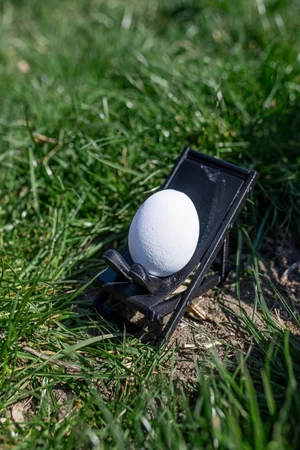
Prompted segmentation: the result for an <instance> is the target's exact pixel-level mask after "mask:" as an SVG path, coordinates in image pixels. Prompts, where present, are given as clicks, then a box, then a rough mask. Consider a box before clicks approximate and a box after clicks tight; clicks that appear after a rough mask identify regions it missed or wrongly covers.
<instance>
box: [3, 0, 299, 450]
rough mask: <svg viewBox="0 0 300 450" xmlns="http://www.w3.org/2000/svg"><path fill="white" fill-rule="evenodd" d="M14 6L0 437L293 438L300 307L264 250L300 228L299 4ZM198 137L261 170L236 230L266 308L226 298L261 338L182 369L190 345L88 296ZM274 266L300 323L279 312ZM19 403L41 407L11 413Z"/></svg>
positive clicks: (169, 441)
mask: <svg viewBox="0 0 300 450" xmlns="http://www.w3.org/2000/svg"><path fill="white" fill-rule="evenodd" d="M0 10H1V22H0V41H1V45H0V75H1V77H0V100H1V114H0V145H1V153H0V162H1V169H2V170H1V173H0V214H1V222H0V226H1V229H0V245H1V285H0V298H1V302H0V339H1V341H0V344H1V347H0V365H1V374H0V411H1V417H2V418H1V422H0V431H1V433H0V448H1V449H8V448H16V449H33V448H39V449H60V448H61V449H64V450H67V449H87V448H91V449H104V448H117V449H122V448H126V449H127V448H145V449H152V448H153V449H157V448H170V449H172V450H175V449H177V448H178V449H185V448H187V449H188V448H208V449H210V448H211V449H252V448H254V449H269V450H275V449H278V450H279V449H280V450H281V449H290V448H296V447H297V443H298V440H299V433H300V430H299V425H298V417H299V414H300V396H299V392H298V388H299V371H300V359H299V354H300V353H299V345H300V344H299V337H298V336H297V333H298V332H299V318H298V317H297V315H296V314H294V313H293V311H291V307H290V299H289V298H284V297H282V295H281V293H280V292H279V291H278V290H277V288H276V287H275V286H274V287H272V284H270V282H269V281H268V280H267V281H266V279H265V275H264V274H261V273H260V269H259V260H260V258H261V256H260V253H261V249H262V245H263V243H264V242H265V238H266V237H270V238H272V240H273V242H274V245H277V243H278V241H279V240H280V239H282V237H283V236H289V235H290V234H292V235H293V236H295V237H296V239H297V238H298V239H299V236H300V229H299V221H297V220H296V218H297V216H299V193H300V188H299V162H300V159H299V119H300V112H299V111H300V110H299V92H300V89H299V86H300V84H299V83H300V78H299V63H300V59H299V58H300V57H299V40H297V32H298V17H299V16H298V14H299V6H298V2H296V1H294V0H291V1H290V2H287V1H285V0H272V1H270V0H268V1H265V2H264V1H263V0H256V1H255V0H249V1H246V0H245V1H241V2H237V4H234V5H231V4H230V3H228V2H225V1H223V0H213V1H209V2H208V1H207V0H202V1H201V2H200V1H196V0H195V1H193V0H176V1H171V0H163V1H160V2H157V1H154V0H152V1H147V0H142V1H138V0H128V1H127V2H122V1H121V0H110V1H109V2H108V1H107V2H106V1H101V0H80V1H79V0H77V1H75V0H73V1H72V0H65V1H64V2H60V1H58V0H52V1H51V2H40V1H38V0H32V1H31V2H26V1H22V0H13V1H12V0H6V1H4V2H3V3H1V5H0ZM186 142H189V143H190V144H191V145H192V146H194V148H196V149H201V150H202V151H204V152H206V153H208V154H211V155H215V156H217V157H220V158H224V159H226V160H228V161H232V162H235V163H238V164H240V165H244V166H247V167H249V168H255V169H257V170H258V171H259V173H260V179H259V183H258V186H257V187H256V188H255V190H254V192H253V194H252V198H251V201H249V202H248V203H247V206H246V208H244V210H243V212H242V214H241V218H240V220H239V227H238V229H239V231H238V233H236V246H237V248H238V263H239V264H238V273H240V274H241V275H242V274H243V270H242V265H241V263H240V259H239V255H241V253H242V251H244V252H245V251H246V252H247V254H248V255H249V258H248V263H249V265H248V268H246V269H247V271H246V272H245V273H244V275H243V276H244V277H246V278H247V277H250V278H251V279H252V280H253V283H254V287H255V293H256V295H255V296H254V297H253V305H254V315H253V317H250V318H249V315H247V314H246V312H245V310H244V309H243V306H242V303H241V307H240V311H239V313H238V314H237V313H234V312H233V311H231V314H232V315H233V314H235V316H236V317H235V319H236V320H237V321H238V323H239V327H241V329H243V330H245V333H246V334H247V336H248V339H249V340H250V341H251V347H249V350H248V351H245V353H243V352H241V351H237V350H235V349H232V348H231V346H230V344H229V343H226V342H225V343H224V347H225V349H226V355H227V356H226V357H225V358H224V360H222V361H221V360H220V358H219V357H218V356H217V354H216V353H215V352H214V351H211V352H208V351H206V352H203V351H201V352H199V354H195V361H194V363H195V370H196V375H195V377H193V378H191V380H190V381H189V382H185V383H183V382H181V381H180V379H176V376H175V375H176V364H177V362H178V358H179V354H178V353H177V352H176V349H171V350H167V349H163V350H161V351H159V352H156V351H155V350H153V349H152V348H150V347H149V346H146V345H145V344H142V343H141V342H139V341H138V340H137V339H135V338H133V337H130V336H126V335H123V333H120V332H118V331H117V330H116V329H115V328H114V327H113V326H111V325H110V324H106V323H104V322H103V321H101V320H99V317H98V316H97V315H96V314H95V313H94V312H92V311H91V310H90V309H88V308H87V307H88V306H89V305H90V304H91V301H92V300H91V298H90V297H89V296H87V297H86V298H85V301H82V298H81V297H80V294H81V293H82V292H83V291H85V290H86V289H88V288H89V286H90V285H91V284H92V280H93V278H94V277H95V276H96V275H97V273H99V272H100V271H101V270H102V269H103V267H104V266H103V262H102V260H101V258H100V256H101V253H102V252H103V250H104V249H106V248H108V247H109V246H111V245H116V246H118V247H119V248H121V247H122V245H123V244H124V242H125V239H126V234H127V229H128V226H129V223H130V221H131V219H132V216H133V214H134V212H135V211H136V209H137V207H138V206H139V204H140V202H141V201H142V199H143V198H145V197H146V196H147V195H149V193H150V192H151V190H152V189H155V188H156V187H157V186H159V185H160V184H161V183H162V181H163V180H164V178H165V176H166V174H167V173H168V172H169V170H170V168H171V167H172V165H173V162H174V158H175V157H176V156H177V155H178V153H179V152H180V151H181V149H182V148H183V146H184V145H185V144H186ZM248 236H250V237H251V238H248ZM247 274H248V275H247ZM262 280H264V283H265V282H267V283H268V286H269V289H273V298H274V299H277V301H278V302H279V303H281V305H282V308H286V309H287V312H288V314H289V315H291V317H292V319H293V320H294V328H292V329H290V328H289V327H288V326H286V325H283V323H282V321H279V320H278V319H276V318H275V317H274V315H273V314H271V313H270V311H269V308H268V305H267V301H266V299H265V287H264V283H263V282H262ZM238 286H239V284H238ZM237 292H239V289H237ZM256 315H260V317H262V321H263V324H264V326H263V328H258V326H257V324H256V321H255V320H254V318H255V317H256ZM198 332H200V333H201V327H198ZM210 338H211V339H213V338H214V336H210ZM27 347H30V348H31V349H34V350H35V351H36V352H39V353H40V354H42V355H44V356H45V355H46V356H48V357H49V358H50V359H49V360H48V361H45V360H44V359H41V358H40V357H39V356H38V355H37V354H32V353H28V351H27V350H26V348H27ZM57 361H59V362H62V363H63V364H64V365H63V366H61V365H58V364H57ZM66 364H67V365H66ZM68 364H71V365H72V367H70V366H68ZM74 366H75V367H74ZM173 375H174V376H173ZM174 378H175V380H174ZM58 392H60V393H61V394H64V397H63V400H61V402H63V408H64V409H63V413H62V405H61V404H60V402H59V401H58V400H57V393H58ZM18 404H22V408H24V405H25V406H26V404H28V405H30V412H29V413H28V415H26V414H25V415H24V416H23V417H22V418H21V419H20V423H15V422H14V421H13V420H12V419H11V417H10V413H9V411H10V409H9V408H11V407H12V406H13V405H14V408H15V410H13V411H16V408H17V406H16V405H18ZM25 409H26V408H25ZM14 413H15V412H14Z"/></svg>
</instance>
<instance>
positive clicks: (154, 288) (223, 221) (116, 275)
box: [94, 147, 257, 346]
mask: <svg viewBox="0 0 300 450" xmlns="http://www.w3.org/2000/svg"><path fill="white" fill-rule="evenodd" d="M256 180H257V173H256V172H255V171H254V170H247V169H244V168H241V167H238V166H236V165H233V164H230V163H228V162H225V161H221V160H218V159H216V158H213V157H210V156H207V155H204V154H201V153H198V152H195V151H193V150H191V149H190V148H188V147H187V148H186V149H185V150H184V151H183V153H182V154H181V156H180V158H179V159H178V161H177V163H176V165H175V167H174V169H173V170H172V172H171V174H170V175H169V177H168V179H167V180H166V182H165V184H164V185H163V186H162V189H176V190H178V191H181V192H184V193H185V194H187V195H188V196H189V197H190V198H191V199H192V201H193V203H194V205H195V207H196V209H197V212H198V215H199V219H200V237H199V241H198V245H197V248H196V250H195V253H194V255H193V257H192V258H191V260H190V261H189V262H188V264H187V265H186V266H185V267H184V268H183V269H181V270H180V271H179V272H177V273H176V274H174V275H171V276H169V277H165V278H158V277H155V276H152V275H151V274H149V273H148V272H147V270H146V269H145V268H144V267H143V266H142V265H140V264H136V263H133V261H132V259H131V257H130V254H129V252H128V250H126V252H125V253H124V254H123V255H121V254H120V253H118V252H117V251H116V250H113V249H110V250H107V251H106V252H105V253H104V255H103V259H104V260H105V261H106V263H107V265H108V266H109V268H108V269H106V270H104V272H102V274H101V275H100V277H99V283H100V286H101V291H100V293H99V296H98V297H97V298H96V300H95V303H94V307H95V308H96V309H97V310H98V311H99V313H100V314H102V315H103V316H104V317H106V318H108V319H110V320H113V321H115V322H120V323H122V324H123V323H125V325H126V327H127V329H128V331H129V332H131V330H132V331H133V332H134V331H136V330H137V327H136V326H135V325H134V324H132V323H131V322H129V323H128V321H127V324H126V320H125V319H123V318H122V316H120V315H118V314H117V313H115V312H113V311H111V310H109V309H108V307H107V306H106V305H105V301H106V300H107V297H108V296H109V295H111V296H112V297H113V298H116V299H118V300H119V301H121V302H123V303H124V305H125V304H126V305H129V306H130V307H131V308H133V310H134V311H139V312H141V313H143V314H144V316H145V318H146V319H147V320H150V321H160V322H162V319H163V317H165V316H166V315H168V314H170V318H169V320H168V322H167V323H166V325H165V326H164V327H163V328H162V330H161V331H160V334H159V335H158V336H157V337H156V342H155V345H157V346H160V345H162V344H163V343H164V342H165V341H166V340H167V339H169V338H170V336H171V335H172V333H173V332H174V330H175V328H176V326H177V325H178V323H179V321H180V319H181V318H182V316H183V314H184V312H185V310H186V307H187V306H188V305H189V304H190V303H191V301H192V300H193V299H194V298H196V297H199V296H200V295H202V294H204V293H205V292H206V291H208V290H209V289H212V288H213V287H215V286H217V285H219V284H220V283H222V282H223V281H224V280H225V278H226V276H227V255H228V243H229V231H230V229H231V228H232V226H233V224H234V222H235V220H236V218H237V216H238V214H239V213H240V210H241V208H242V207H243V205H244V203H245V201H246V199H247V197H248V195H249V193H250V191H251V189H252V187H253V186H254V185H255V183H256ZM187 232H188V230H187ZM218 254H220V258H221V261H220V264H219V267H218V269H217V270H216V271H215V273H214V274H213V275H210V276H209V277H208V276H207V273H208V271H209V270H210V269H211V268H212V267H213V263H214V262H215V260H216V257H217V256H218ZM191 274H193V275H192V278H191V282H190V284H189V285H188V287H187V288H186V290H185V291H184V292H183V293H180V294H175V295H173V297H172V294H173V292H174V291H176V289H177V288H178V287H179V286H180V285H181V284H182V283H183V282H184V281H185V280H186V279H187V278H188V277H190V275H191Z"/></svg>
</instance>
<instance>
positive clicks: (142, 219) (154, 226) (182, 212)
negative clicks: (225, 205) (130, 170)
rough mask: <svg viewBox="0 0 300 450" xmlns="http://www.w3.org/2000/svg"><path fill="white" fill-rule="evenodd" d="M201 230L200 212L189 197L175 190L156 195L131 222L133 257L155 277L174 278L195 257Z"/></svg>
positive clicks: (130, 246) (130, 236) (130, 239)
mask: <svg viewBox="0 0 300 450" xmlns="http://www.w3.org/2000/svg"><path fill="white" fill-rule="evenodd" d="M199 230H200V224H199V217H198V213H197V210H196V208H195V205H194V203H193V202H192V200H191V199H190V198H189V197H188V196H187V195H186V194H184V193H183V192H179V191H175V190H174V189H164V190H162V191H159V192H156V193H155V194H153V195H151V197H149V198H148V199H147V200H146V201H145V202H144V203H143V204H142V205H141V206H140V208H139V209H138V211H137V213H136V214H135V216H134V218H133V220H132V222H131V225H130V229H129V235H128V246H129V251H130V254H131V257H132V259H133V261H134V262H136V263H140V264H142V265H143V266H144V267H145V268H146V269H147V270H148V272H149V273H150V274H152V275H156V276H158V277H166V276H169V275H172V274H174V273H175V272H177V271H178V270H180V269H182V268H183V267H184V266H185V265H186V264H187V263H188V262H189V260H190V259H191V257H192V256H193V254H194V252H195V250H196V247H197V243H198V239H199Z"/></svg>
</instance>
